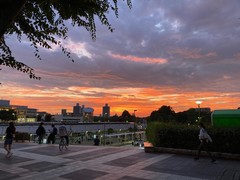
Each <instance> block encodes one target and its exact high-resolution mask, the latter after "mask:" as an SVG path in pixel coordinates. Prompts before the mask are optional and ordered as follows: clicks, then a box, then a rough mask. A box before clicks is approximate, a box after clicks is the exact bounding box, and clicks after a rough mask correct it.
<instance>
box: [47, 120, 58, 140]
mask: <svg viewBox="0 0 240 180" xmlns="http://www.w3.org/2000/svg"><path fill="white" fill-rule="evenodd" d="M56 135H57V128H56V127H55V125H54V124H52V129H51V130H50V134H49V136H48V139H47V143H48V144H50V142H51V141H52V144H54V143H55V136H56Z"/></svg>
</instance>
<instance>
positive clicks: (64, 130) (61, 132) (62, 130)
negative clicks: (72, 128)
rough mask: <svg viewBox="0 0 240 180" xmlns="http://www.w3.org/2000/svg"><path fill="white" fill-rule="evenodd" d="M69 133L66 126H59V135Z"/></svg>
mask: <svg viewBox="0 0 240 180" xmlns="http://www.w3.org/2000/svg"><path fill="white" fill-rule="evenodd" d="M66 135H67V128H66V127H65V126H60V127H59V136H66Z"/></svg>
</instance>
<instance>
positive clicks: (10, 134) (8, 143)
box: [4, 122, 16, 158]
mask: <svg viewBox="0 0 240 180" xmlns="http://www.w3.org/2000/svg"><path fill="white" fill-rule="evenodd" d="M15 133H16V128H15V126H14V124H13V122H10V123H9V126H8V127H7V129H6V137H5V141H4V149H5V150H6V151H7V155H6V157H8V158H9V157H11V156H12V152H11V149H12V142H13V138H14V137H15Z"/></svg>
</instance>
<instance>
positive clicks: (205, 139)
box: [195, 123, 216, 163]
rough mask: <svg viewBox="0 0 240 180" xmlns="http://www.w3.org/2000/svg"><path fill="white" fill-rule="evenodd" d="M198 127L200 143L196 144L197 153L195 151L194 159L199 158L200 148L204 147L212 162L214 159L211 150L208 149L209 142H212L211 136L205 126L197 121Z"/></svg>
mask: <svg viewBox="0 0 240 180" xmlns="http://www.w3.org/2000/svg"><path fill="white" fill-rule="evenodd" d="M198 127H199V129H200V130H199V135H198V137H199V140H200V144H199V146H198V153H197V157H195V160H198V159H199V157H200V154H201V151H202V149H205V150H206V152H207V153H208V155H209V157H210V158H211V159H212V162H213V163H214V162H215V161H216V160H215V159H214V157H213V156H212V154H211V152H210V151H209V143H211V142H212V138H211V137H210V136H209V134H208V133H207V131H206V128H205V126H204V124H203V123H199V125H198Z"/></svg>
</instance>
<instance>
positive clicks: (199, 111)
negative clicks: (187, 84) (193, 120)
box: [196, 101, 202, 121]
mask: <svg viewBox="0 0 240 180" xmlns="http://www.w3.org/2000/svg"><path fill="white" fill-rule="evenodd" d="M196 104H197V105H198V120H199V121H200V120H201V114H200V113H201V108H200V105H201V104H202V101H196Z"/></svg>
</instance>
